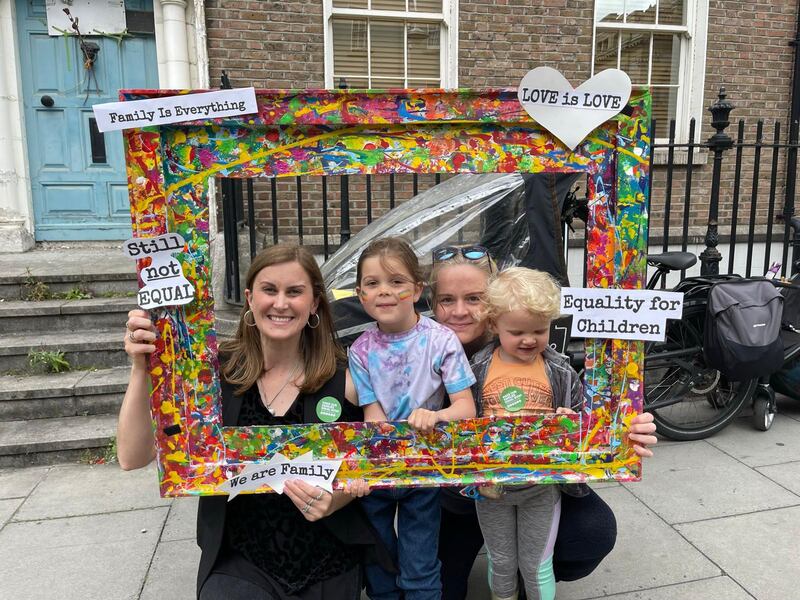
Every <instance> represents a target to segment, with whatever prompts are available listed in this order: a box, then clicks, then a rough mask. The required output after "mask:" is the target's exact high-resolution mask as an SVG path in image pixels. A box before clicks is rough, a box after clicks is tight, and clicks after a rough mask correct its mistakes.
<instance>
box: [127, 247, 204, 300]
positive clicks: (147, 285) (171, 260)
mask: <svg viewBox="0 0 800 600" xmlns="http://www.w3.org/2000/svg"><path fill="white" fill-rule="evenodd" d="M185 243H186V242H184V240H183V237H181V236H180V235H178V234H177V233H166V234H164V235H159V236H156V237H152V238H131V239H129V240H128V241H127V242H125V243H124V244H123V245H122V249H123V252H125V255H126V256H129V257H130V258H135V259H143V258H147V257H150V259H151V262H150V266H147V267H143V268H142V270H141V273H140V275H141V277H142V281H144V287H143V288H142V289H140V290H139V293H138V295H137V304H138V305H139V306H140V307H142V308H144V309H145V310H149V309H151V308H156V307H158V306H179V305H181V304H188V303H189V302H191V301H192V300H194V286H193V285H192V283H191V282H190V281H189V280H188V279H186V276H185V275H184V274H183V267H181V263H180V261H178V259H177V258H175V257H174V256H172V253H173V252H181V251H183V246H184V244H185Z"/></svg>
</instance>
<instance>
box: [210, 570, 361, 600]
mask: <svg viewBox="0 0 800 600" xmlns="http://www.w3.org/2000/svg"><path fill="white" fill-rule="evenodd" d="M254 568H255V567H254ZM241 575H242V576H235V575H230V574H227V573H220V572H218V571H213V572H212V573H211V575H209V576H208V579H206V582H205V583H204V584H203V589H202V590H201V591H200V596H199V600H359V598H361V566H356V567H355V568H353V569H351V570H350V571H347V572H345V573H342V574H341V575H337V576H335V577H331V578H330V579H326V580H325V581H320V582H319V583H316V584H314V585H312V586H311V587H308V588H306V589H304V590H303V591H301V592H299V593H297V594H292V595H289V594H284V593H283V592H281V591H280V590H279V588H278V587H277V585H274V584H271V583H270V582H268V581H264V580H260V579H259V578H258V577H253V578H252V579H248V578H247V575H248V573H247V572H244V573H242V574H241ZM256 582H259V583H256Z"/></svg>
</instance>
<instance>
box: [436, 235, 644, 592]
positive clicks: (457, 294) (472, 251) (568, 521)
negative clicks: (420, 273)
mask: <svg viewBox="0 0 800 600" xmlns="http://www.w3.org/2000/svg"><path fill="white" fill-rule="evenodd" d="M497 270H498V269H497V266H496V264H495V263H494V261H493V260H492V258H491V256H490V255H489V252H488V250H487V249H486V248H484V247H482V246H480V245H452V246H444V247H441V248H436V249H435V250H434V251H433V268H432V271H431V275H430V281H429V284H430V289H431V293H432V299H431V305H432V309H433V313H434V316H435V317H436V320H437V321H438V322H439V323H441V324H442V325H445V326H446V327H449V328H450V329H452V330H453V331H454V332H455V334H456V335H457V336H458V339H459V340H460V341H461V344H462V345H463V346H464V350H465V351H466V353H467V356H468V357H470V358H472V357H474V355H475V354H476V353H477V352H478V351H479V350H481V349H482V348H483V347H484V346H486V344H487V343H489V342H490V341H491V339H492V333H491V331H490V330H489V328H488V324H487V322H486V320H485V318H484V316H485V311H484V306H485V304H484V303H485V300H486V289H487V283H488V280H489V278H490V276H491V275H493V274H495V273H497ZM654 432H655V425H654V424H653V416H652V415H651V414H649V413H643V414H640V415H637V416H636V417H635V418H634V419H633V421H632V422H631V426H630V430H629V432H628V436H629V438H630V440H631V442H632V443H633V444H634V446H633V447H634V451H635V452H636V453H637V454H639V455H640V456H651V455H652V451H651V450H650V449H649V448H648V446H649V445H652V444H655V443H656V438H655V436H654V435H652V434H653V433H654ZM584 491H585V492H588V493H586V494H585V495H581V496H571V495H569V494H568V493H566V492H564V490H562V494H561V517H562V518H561V522H560V524H559V529H558V534H557V537H556V543H555V549H554V555H553V569H554V571H555V577H556V580H557V581H573V580H576V579H581V578H583V577H586V576H587V575H589V573H591V572H592V571H593V570H594V569H595V568H596V567H597V566H598V565H599V564H600V562H601V561H602V560H603V559H604V558H605V557H606V556H607V555H608V554H609V553H610V552H611V550H612V549H613V548H614V542H615V541H616V536H617V528H616V520H615V518H614V513H613V511H612V510H611V507H609V506H608V505H607V504H606V503H605V502H604V501H603V499H602V498H600V496H598V495H597V494H596V493H595V492H594V490H592V489H589V488H586V489H585V490H584ZM441 501H442V517H441V526H440V531H439V559H440V560H441V562H442V598H443V600H464V599H465V598H466V596H467V586H468V582H469V573H470V571H471V570H472V566H473V563H474V562H475V558H476V557H477V555H478V552H480V549H481V547H482V546H483V535H482V534H481V530H480V525H479V524H478V518H477V515H476V513H475V502H474V501H473V500H470V499H469V498H465V497H463V496H461V495H459V493H458V490H457V489H453V488H442V493H441Z"/></svg>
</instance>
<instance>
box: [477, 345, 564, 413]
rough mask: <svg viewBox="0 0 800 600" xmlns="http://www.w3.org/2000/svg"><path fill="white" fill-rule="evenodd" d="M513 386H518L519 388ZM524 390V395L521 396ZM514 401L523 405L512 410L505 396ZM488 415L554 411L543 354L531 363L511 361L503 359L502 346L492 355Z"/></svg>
mask: <svg viewBox="0 0 800 600" xmlns="http://www.w3.org/2000/svg"><path fill="white" fill-rule="evenodd" d="M509 388H517V389H516V390H513V389H509ZM519 390H521V392H522V394H523V395H524V398H523V397H522V396H521V395H520V392H519ZM503 397H505V398H506V399H508V400H510V401H511V405H513V404H515V403H516V405H522V407H521V408H520V409H519V410H516V411H511V410H508V409H507V408H506V407H505V406H504V405H503V403H502V402H501V398H503ZM481 402H482V404H483V414H484V416H487V417H489V416H495V415H496V416H507V415H510V414H514V415H519V416H531V415H544V414H551V413H553V412H555V411H554V410H553V390H552V388H551V387H550V381H549V379H548V378H547V373H546V372H545V370H544V359H543V358H542V355H541V354H539V355H537V356H536V358H535V359H534V361H533V362H532V363H530V364H524V365H523V364H518V363H509V362H506V361H504V360H503V359H502V358H500V349H499V348H498V349H496V350H495V351H494V353H493V354H492V362H491V363H490V364H489V370H488V372H487V373H486V382H485V383H484V384H483V395H482V400H481Z"/></svg>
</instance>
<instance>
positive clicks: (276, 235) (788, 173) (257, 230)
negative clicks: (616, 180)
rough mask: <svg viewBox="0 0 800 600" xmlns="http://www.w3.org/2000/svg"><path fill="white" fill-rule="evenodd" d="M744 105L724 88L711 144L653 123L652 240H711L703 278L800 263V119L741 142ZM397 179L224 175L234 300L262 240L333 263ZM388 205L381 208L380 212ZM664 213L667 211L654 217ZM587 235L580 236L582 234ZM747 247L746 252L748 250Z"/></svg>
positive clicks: (417, 182) (663, 246)
mask: <svg viewBox="0 0 800 600" xmlns="http://www.w3.org/2000/svg"><path fill="white" fill-rule="evenodd" d="M734 110H735V108H734V106H733V105H732V104H731V103H730V102H728V101H727V100H726V97H725V92H724V90H721V91H720V95H719V98H718V100H717V101H716V102H715V103H714V104H713V105H712V106H711V107H710V108H709V111H710V112H711V114H712V122H711V125H712V127H713V128H714V130H715V133H714V134H713V135H712V136H711V137H710V138H709V139H708V140H707V141H705V142H703V141H697V140H696V137H697V131H696V127H695V122H694V120H692V121H691V122H690V126H689V131H688V138H687V141H686V142H679V141H676V140H677V136H676V126H675V121H674V120H673V121H671V122H670V123H669V127H668V136H667V137H666V139H664V138H663V137H662V141H658V136H659V135H660V133H661V127H660V123H658V122H657V121H655V120H654V121H653V122H652V128H651V139H653V140H656V142H655V143H654V144H653V146H652V152H651V193H650V209H651V220H650V228H649V230H648V233H649V242H650V243H649V246H650V247H653V246H654V247H656V248H659V251H667V250H669V249H675V248H678V247H679V248H680V249H681V250H684V251H685V250H687V249H688V246H689V243H690V242H695V243H696V242H700V241H702V243H703V244H704V246H705V249H704V250H703V251H702V252H701V253H700V259H701V263H702V265H701V271H702V273H703V274H713V273H719V272H720V268H721V267H720V264H721V263H722V269H723V270H724V271H727V272H729V273H730V272H734V261H735V258H736V255H737V252H742V251H744V252H746V260H745V265H746V267H745V272H744V273H742V274H743V275H746V276H750V275H752V274H761V273H764V272H766V270H767V269H769V267H770V265H771V263H772V262H773V261H779V262H781V264H782V267H781V274H783V275H785V274H787V273H788V272H790V271H791V270H792V269H794V268H797V266H796V265H794V266H793V265H790V262H789V261H790V260H791V258H790V247H791V246H792V245H793V244H797V243H800V242H798V240H800V237H798V236H795V237H794V238H792V233H791V229H790V225H789V221H790V218H791V217H792V216H793V215H794V214H795V205H796V202H795V195H796V193H797V167H796V165H797V153H798V148H799V147H800V145H799V144H798V133H799V131H798V130H799V129H800V127H799V126H798V123H797V122H794V123H792V124H791V126H790V128H789V136H788V138H784V137H782V128H781V124H780V123H779V122H776V123H774V124H772V126H771V127H770V128H769V131H767V129H768V127H767V126H766V125H765V123H764V121H763V120H759V121H758V122H757V123H756V125H755V132H754V134H753V132H752V127H750V129H749V131H750V135H748V133H747V132H748V128H747V126H746V124H745V122H744V121H743V120H742V121H739V122H738V125H737V129H736V137H735V139H734V138H731V137H730V136H729V135H728V134H727V129H728V127H729V125H730V120H729V116H730V114H731V113H732V111H734ZM731 151H733V160H731V158H730V157H731ZM664 154H665V155H666V161H665V164H663V165H662V164H655V162H656V161H655V160H654V157H656V156H661V155H664ZM701 158H702V159H706V158H708V159H710V162H711V165H710V180H709V166H708V165H707V164H706V161H705V160H700V159H701ZM659 162H660V161H659ZM397 177H403V176H395V175H386V176H370V175H366V176H358V177H357V176H347V175H344V176H330V177H319V178H301V177H297V178H295V179H294V181H293V182H291V184H290V185H286V184H283V183H281V184H279V183H278V181H277V180H275V179H271V180H269V184H266V183H264V184H263V185H262V184H259V185H261V188H260V189H259V190H255V188H254V183H253V180H241V179H222V180H221V182H222V183H221V191H222V220H223V229H224V232H225V290H226V293H225V297H226V300H227V301H229V302H233V303H241V301H242V295H241V282H240V275H239V273H240V259H241V258H246V257H247V255H248V254H249V256H250V257H251V258H252V256H254V255H255V254H256V252H257V250H258V246H259V244H258V243H257V240H258V239H259V238H261V240H262V244H263V243H273V244H274V243H278V241H279V240H291V241H295V242H297V243H300V244H306V245H312V246H314V250H315V252H317V253H318V254H320V255H322V257H323V258H324V259H327V258H328V257H329V256H330V254H331V253H332V251H334V250H335V247H336V246H338V245H339V244H342V243H344V242H346V241H347V240H348V239H350V236H351V235H352V233H354V227H356V228H360V227H361V226H362V225H363V224H365V223H370V222H372V220H373V219H375V218H377V217H379V216H381V214H383V212H385V211H387V210H391V209H392V208H394V207H395V206H396V204H397V202H398V189H399V188H400V187H402V188H403V192H404V194H405V195H406V196H408V191H409V190H408V185H407V184H406V185H405V186H400V185H398V181H397ZM316 180H319V181H316ZM439 182H440V176H439V175H436V176H435V179H433V180H431V179H429V178H426V179H424V180H423V178H420V177H419V176H417V175H416V174H414V175H412V176H411V182H410V187H411V190H410V192H411V195H417V194H418V193H419V192H420V191H424V190H425V189H427V187H429V186H430V185H433V184H435V183H439ZM681 187H682V190H681V191H680V192H678V193H676V190H677V189H679V188H681ZM292 188H293V189H292ZM698 188H700V190H702V192H700V191H698ZM309 190H311V191H312V192H313V195H314V197H316V194H317V193H318V194H319V196H320V198H319V200H316V199H312V198H311V196H310V193H309ZM304 191H305V192H306V193H305V194H304ZM779 191H782V195H783V197H782V198H779V196H778V194H779ZM265 197H268V199H265ZM378 198H379V199H380V202H378V201H377V199H378ZM282 201H283V202H282ZM378 204H380V208H379V209H376V206H377V205H378ZM282 206H283V208H282ZM286 206H289V207H290V208H288V209H287V208H286ZM262 210H263V212H264V213H266V212H269V216H261V213H262ZM317 210H319V211H321V213H322V214H321V226H320V225H318V224H315V225H313V226H309V225H308V224H307V220H308V221H311V220H312V219H315V223H317V221H316V217H317V216H318V215H317V213H316V211H317ZM654 211H655V212H656V213H658V215H659V216H654ZM700 211H701V212H700ZM336 212H338V215H339V222H338V227H336V228H335V229H334V228H333V227H332V223H331V221H332V219H331V216H332V215H333V216H335V213H336ZM355 213H358V215H359V216H358V218H357V221H358V223H357V224H354V222H353V221H354V218H353V215H354V214H355ZM721 214H722V216H721ZM305 218H307V220H306V219H305ZM776 227H777V228H779V229H778V230H776ZM703 229H705V232H704V233H703V231H702V230H703ZM676 230H679V231H678V232H677V233H676ZM578 233H579V235H578V236H576V237H575V238H574V239H573V242H575V240H581V234H580V231H579V232H578ZM240 238H241V243H242V245H244V240H246V241H247V250H244V249H243V248H241V247H240ZM778 242H780V244H781V253H780V256H777V255H773V253H772V246H773V244H774V243H778ZM576 243H578V244H580V243H581V242H580V241H577V242H576ZM757 243H758V244H764V255H763V264H762V261H761V257H759V256H757V255H756V254H755V252H754V248H755V246H756V244H757ZM742 245H744V249H741V248H740V247H741V246H742ZM721 249H722V250H721ZM723 251H724V253H725V255H726V256H723ZM725 259H727V264H725ZM584 262H585V261H584ZM681 275H682V276H683V275H685V273H682V274H681Z"/></svg>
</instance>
